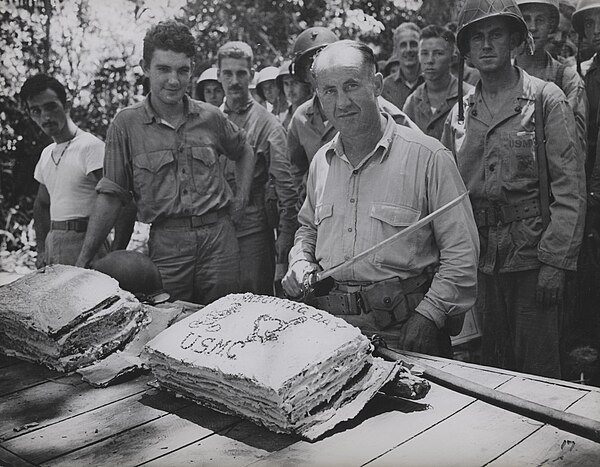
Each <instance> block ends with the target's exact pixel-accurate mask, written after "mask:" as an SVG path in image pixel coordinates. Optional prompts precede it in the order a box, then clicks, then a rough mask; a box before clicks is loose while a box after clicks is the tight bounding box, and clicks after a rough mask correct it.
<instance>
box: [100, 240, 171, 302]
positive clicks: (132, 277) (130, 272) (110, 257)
mask: <svg viewBox="0 0 600 467" xmlns="http://www.w3.org/2000/svg"><path fill="white" fill-rule="evenodd" d="M92 268H93V269H95V270H96V271H100V272H102V273H104V274H106V275H108V276H110V277H112V278H113V279H116V280H117V281H118V282H119V287H121V288H122V289H123V290H127V291H128V292H131V293H132V294H134V295H135V296H136V297H138V298H139V299H140V301H149V302H150V303H158V300H157V296H158V295H161V296H162V294H166V293H165V292H164V291H163V283H162V277H161V275H160V271H159V270H158V268H157V267H156V265H155V264H154V263H153V262H152V260H151V259H150V258H149V257H148V256H146V255H144V254H142V253H140V252H138V251H130V250H117V251H112V252H110V253H109V254H107V255H106V256H104V257H103V258H100V259H99V260H97V261H95V262H94V263H93V264H92ZM151 297H154V298H153V299H152V300H149V298H151ZM162 298H164V300H162V301H166V300H168V298H169V297H168V294H166V297H164V296H162Z"/></svg>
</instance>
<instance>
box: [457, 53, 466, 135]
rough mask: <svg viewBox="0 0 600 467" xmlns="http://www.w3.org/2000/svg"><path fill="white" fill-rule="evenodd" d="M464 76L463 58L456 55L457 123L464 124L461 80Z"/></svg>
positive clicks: (461, 55)
mask: <svg viewBox="0 0 600 467" xmlns="http://www.w3.org/2000/svg"><path fill="white" fill-rule="evenodd" d="M464 75H465V56H464V55H463V54H462V53H459V54H458V123H460V124H461V125H462V124H463V123H464V122H465V106H464V103H463V79H464Z"/></svg>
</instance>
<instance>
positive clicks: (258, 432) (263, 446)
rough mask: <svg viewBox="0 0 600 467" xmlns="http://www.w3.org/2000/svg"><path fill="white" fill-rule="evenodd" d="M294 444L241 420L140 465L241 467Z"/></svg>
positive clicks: (289, 437) (293, 439) (293, 438)
mask: <svg viewBox="0 0 600 467" xmlns="http://www.w3.org/2000/svg"><path fill="white" fill-rule="evenodd" d="M297 441H298V439H297V438H296V437H294V436H291V435H284V434H277V433H273V432H271V431H269V430H267V429H266V428H261V427H258V426H256V425H255V424H254V423H252V422H250V421H247V420H244V421H242V422H240V423H237V424H235V425H232V426H231V427H230V428H228V429H226V430H224V431H223V432H219V433H216V434H213V435H212V436H208V437H205V438H202V439H199V440H196V441H194V442H193V443H191V444H189V445H188V446H186V447H185V448H183V449H178V450H175V451H173V452H170V453H168V454H166V455H164V456H163V457H160V458H157V459H154V460H153V461H152V462H149V463H148V464H144V465H145V466H152V467H162V466H165V465H173V466H175V465H185V464H189V463H191V462H194V461H198V462H201V463H202V465H207V466H209V465H214V466H216V467H221V466H225V465H226V466H227V467H238V466H239V467H241V466H244V465H248V464H250V463H252V462H255V461H257V460H259V459H261V458H263V457H265V456H266V455H268V454H269V453H271V452H275V451H279V450H281V449H283V448H286V447H288V446H291V445H292V444H294V443H296V442H297Z"/></svg>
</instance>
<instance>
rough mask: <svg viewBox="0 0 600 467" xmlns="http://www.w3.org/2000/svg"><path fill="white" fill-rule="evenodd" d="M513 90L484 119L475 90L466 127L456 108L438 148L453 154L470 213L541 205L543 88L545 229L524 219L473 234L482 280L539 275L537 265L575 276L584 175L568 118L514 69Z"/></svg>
mask: <svg viewBox="0 0 600 467" xmlns="http://www.w3.org/2000/svg"><path fill="white" fill-rule="evenodd" d="M517 70H518V71H519V76H520V78H519V82H518V84H517V86H515V88H514V89H513V90H512V95H511V96H510V97H509V98H508V99H506V101H505V102H504V105H503V107H502V108H501V109H500V111H499V112H498V113H497V114H496V115H494V116H491V115H489V112H488V111H487V108H486V107H485V104H484V103H483V100H482V97H481V82H480V83H479V84H478V85H477V86H476V88H475V90H474V92H473V93H471V94H470V95H468V96H466V97H465V99H464V102H465V122H464V123H462V124H461V123H460V122H459V121H458V111H457V107H458V106H455V107H454V108H453V109H452V112H451V113H450V114H449V115H448V119H447V120H446V126H445V128H444V134H443V136H442V142H443V143H444V144H445V145H446V146H447V147H449V148H451V149H452V152H453V153H454V155H455V157H456V161H457V164H458V169H459V170H460V173H461V175H462V177H463V180H464V181H465V185H466V186H467V189H468V190H469V194H470V198H471V202H472V203H473V208H474V209H484V208H488V207H491V206H495V207H498V206H506V205H516V204H519V203H522V202H524V201H529V200H533V199H539V197H540V191H539V178H538V166H537V154H536V150H535V98H536V93H537V92H538V89H539V88H540V87H541V86H544V84H545V87H544V91H543V105H544V115H545V117H546V118H545V121H544V132H545V136H546V155H547V160H548V172H549V180H550V183H549V185H550V189H551V192H552V198H553V199H552V200H551V203H550V225H549V226H548V228H547V229H546V230H544V229H543V225H542V219H541V217H540V216H538V217H530V218H527V219H521V220H518V221H515V222H512V223H508V224H498V225H497V226H488V227H482V228H480V229H479V239H480V242H481V256H480V258H479V267H480V269H481V271H483V272H485V273H488V274H490V273H492V272H494V271H498V272H514V271H524V270H529V269H537V268H539V267H540V265H541V263H545V264H548V265H551V266H554V267H557V268H561V269H567V270H571V271H574V270H575V269H576V266H577V255H578V252H579V247H580V245H581V239H582V234H583V222H584V217H585V204H586V199H585V173H584V169H583V160H582V158H581V157H579V154H578V144H577V131H576V127H575V121H574V118H573V112H572V111H571V109H570V107H569V104H568V102H567V100H566V97H565V95H564V93H563V92H562V91H561V90H560V89H559V88H558V86H556V85H555V84H553V83H544V82H543V81H542V80H540V79H538V78H535V77H532V76H530V75H529V74H527V73H526V72H525V71H523V70H521V69H520V68H518V67H517Z"/></svg>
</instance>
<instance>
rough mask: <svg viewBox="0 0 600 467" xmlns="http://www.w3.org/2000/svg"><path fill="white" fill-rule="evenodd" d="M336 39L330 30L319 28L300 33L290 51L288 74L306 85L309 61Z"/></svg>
mask: <svg viewBox="0 0 600 467" xmlns="http://www.w3.org/2000/svg"><path fill="white" fill-rule="evenodd" d="M337 40H338V37H337V36H336V35H335V33H334V32H333V31H332V30H331V29H327V28H324V27H321V26H316V27H312V28H308V29H307V30H305V31H302V32H301V33H300V34H298V37H296V41H295V42H294V50H293V51H292V54H293V56H292V64H291V65H290V73H291V74H292V75H293V76H294V77H295V78H296V79H298V80H300V81H304V82H305V83H308V81H309V79H308V75H307V74H306V70H307V68H308V66H309V61H310V60H312V58H313V57H314V55H315V54H316V53H317V52H318V51H319V50H320V49H322V48H323V47H325V46H326V45H329V44H331V43H333V42H336V41H337Z"/></svg>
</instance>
